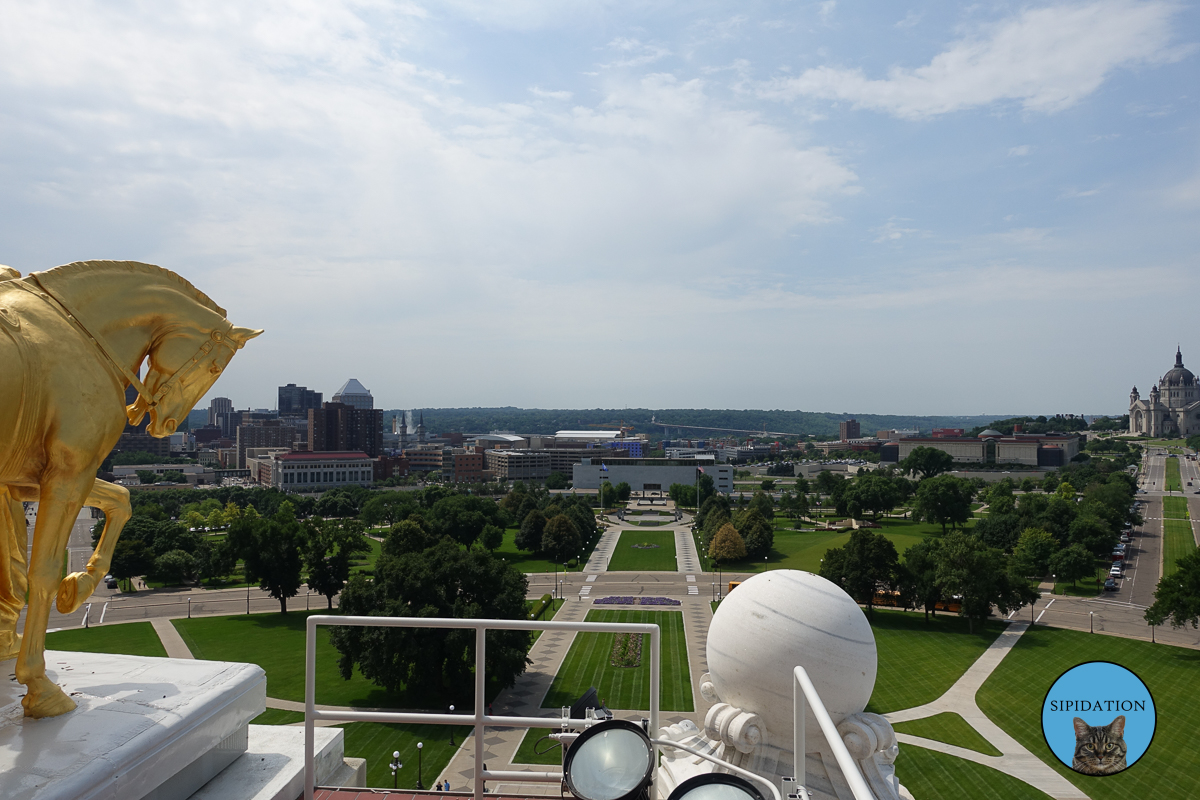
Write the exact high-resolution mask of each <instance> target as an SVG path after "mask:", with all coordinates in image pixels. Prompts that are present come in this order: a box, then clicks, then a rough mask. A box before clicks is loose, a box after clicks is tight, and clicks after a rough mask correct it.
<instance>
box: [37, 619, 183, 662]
mask: <svg viewBox="0 0 1200 800" xmlns="http://www.w3.org/2000/svg"><path fill="white" fill-rule="evenodd" d="M46 649H47V650H74V651H76V652H79V653H113V654H116V655H123V656H152V657H155V658H166V657H167V650H166V648H165V647H163V646H162V642H160V641H159V639H158V634H157V633H155V632H154V626H153V625H151V624H150V623H149V622H126V623H124V624H121V625H103V626H101V627H98V628H73V629H71V630H69V631H55V632H54V633H47V634H46Z"/></svg>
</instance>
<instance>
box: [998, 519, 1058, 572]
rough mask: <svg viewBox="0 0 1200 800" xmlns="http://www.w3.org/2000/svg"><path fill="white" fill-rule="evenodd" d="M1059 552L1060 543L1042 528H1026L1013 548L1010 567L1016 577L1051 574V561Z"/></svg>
mask: <svg viewBox="0 0 1200 800" xmlns="http://www.w3.org/2000/svg"><path fill="white" fill-rule="evenodd" d="M1056 552H1058V541H1057V540H1056V539H1055V538H1054V537H1053V536H1052V535H1051V534H1050V532H1049V531H1044V530H1042V529H1041V528H1026V529H1025V530H1023V531H1021V538H1020V539H1019V540H1018V541H1017V546H1016V547H1015V548H1013V554H1012V559H1010V562H1009V565H1010V567H1011V568H1012V570H1013V573H1014V574H1016V575H1022V576H1024V577H1027V578H1033V577H1041V576H1042V575H1046V574H1048V573H1049V572H1050V559H1051V558H1053V557H1054V554H1055V553H1056Z"/></svg>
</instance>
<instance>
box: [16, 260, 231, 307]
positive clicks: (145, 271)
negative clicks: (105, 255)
mask: <svg viewBox="0 0 1200 800" xmlns="http://www.w3.org/2000/svg"><path fill="white" fill-rule="evenodd" d="M105 270H107V271H110V272H125V273H130V272H136V273H141V274H142V275H149V276H154V277H157V278H161V279H163V280H166V281H170V282H172V283H175V284H178V285H179V287H180V288H181V289H183V290H184V291H185V292H186V293H187V294H189V295H191V296H192V297H193V298H195V300H196V302H198V303H200V304H201V305H202V306H204V307H205V308H207V309H208V310H209V311H213V312H216V313H217V314H220V315H221V316H222V317H226V316H227V314H226V312H225V309H223V308H221V307H220V306H219V305H217V304H216V303H215V302H213V300H212V298H211V297H209V296H208V295H206V294H205V293H204V292H202V291H200V290H199V289H197V288H196V287H195V286H193V285H192V284H191V282H189V281H188V280H187V279H186V278H182V277H180V276H179V275H176V274H175V273H174V272H172V271H171V270H169V269H163V268H162V267H158V266H155V265H154V264H143V263H142V262H140V261H101V260H98V261H74V262H72V263H70V264H63V265H62V266H61V267H55V268H54V269H50V270H46V271H45V272H40V273H38V275H39V277H40V276H46V277H51V278H58V277H63V278H66V277H70V276H73V275H79V276H84V275H86V276H87V277H90V278H96V277H101V276H100V275H99V273H101V272H103V271H105Z"/></svg>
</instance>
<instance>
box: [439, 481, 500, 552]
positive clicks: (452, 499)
mask: <svg viewBox="0 0 1200 800" xmlns="http://www.w3.org/2000/svg"><path fill="white" fill-rule="evenodd" d="M425 518H426V520H427V522H428V525H429V529H430V531H432V532H433V533H434V534H437V535H439V536H449V537H450V538H451V539H453V540H454V541H456V542H458V543H459V544H462V545H465V546H467V547H470V546H471V544H472V543H473V542H474V541H475V540H476V539H478V538H479V534H481V533H483V528H484V526H486V525H496V524H498V523H499V522H500V521H501V520H500V507H499V506H497V505H496V504H495V503H494V502H492V501H491V500H489V499H487V498H485V497H476V496H474V495H466V494H452V495H448V496H446V497H442V498H441V499H439V500H438V501H437V502H436V503H434V504H433V507H432V508H430V509H429V511H428V512H426V514H425Z"/></svg>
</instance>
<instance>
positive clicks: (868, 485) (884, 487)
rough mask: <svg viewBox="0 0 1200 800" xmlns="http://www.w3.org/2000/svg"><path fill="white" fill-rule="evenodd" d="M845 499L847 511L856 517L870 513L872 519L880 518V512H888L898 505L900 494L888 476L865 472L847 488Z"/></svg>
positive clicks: (859, 517)
mask: <svg viewBox="0 0 1200 800" xmlns="http://www.w3.org/2000/svg"><path fill="white" fill-rule="evenodd" d="M844 501H845V504H846V513H848V514H849V515H850V516H852V517H854V518H855V519H862V518H863V516H864V515H866V514H870V515H871V518H872V519H879V515H880V514H886V513H887V512H889V511H891V510H892V509H893V508H895V507H896V504H897V503H899V502H900V494H899V492H897V491H896V485H895V483H894V482H893V481H892V479H891V478H889V477H888V476H886V475H876V474H874V473H864V474H860V475H859V477H858V478H857V479H856V480H855V481H854V483H852V484H851V485H850V487H849V488H848V489H846V494H845V497H844Z"/></svg>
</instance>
